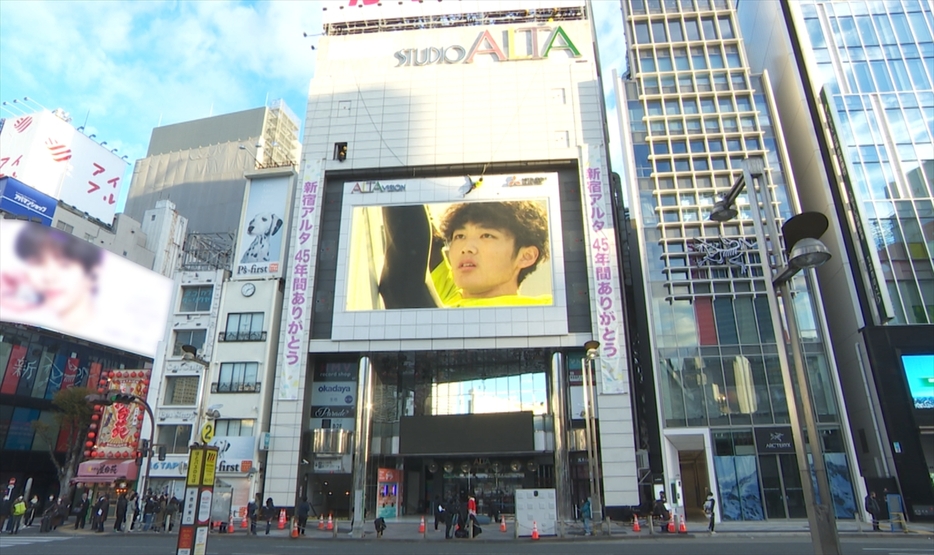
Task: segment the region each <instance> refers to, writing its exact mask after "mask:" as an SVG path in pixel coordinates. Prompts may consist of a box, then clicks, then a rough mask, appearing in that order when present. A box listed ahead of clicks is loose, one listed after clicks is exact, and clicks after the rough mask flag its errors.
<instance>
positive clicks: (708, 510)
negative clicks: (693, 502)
mask: <svg viewBox="0 0 934 555" xmlns="http://www.w3.org/2000/svg"><path fill="white" fill-rule="evenodd" d="M716 509H717V500H716V499H714V496H713V492H712V491H708V492H707V500H706V501H704V514H705V515H707V518H708V519H710V522H709V523H708V524H707V531H708V532H710V533H711V534H716V533H717V532H716V531H715V530H714V524H715V521H716V519H717V517H716Z"/></svg>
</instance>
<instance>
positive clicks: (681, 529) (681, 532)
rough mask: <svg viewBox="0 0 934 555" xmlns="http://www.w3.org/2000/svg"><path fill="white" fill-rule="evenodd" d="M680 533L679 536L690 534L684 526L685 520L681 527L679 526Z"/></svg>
mask: <svg viewBox="0 0 934 555" xmlns="http://www.w3.org/2000/svg"><path fill="white" fill-rule="evenodd" d="M678 533H679V534H687V533H688V527H687V526H686V525H685V524H684V519H683V518H682V519H681V525H680V526H678Z"/></svg>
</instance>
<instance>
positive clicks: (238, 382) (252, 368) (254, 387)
mask: <svg viewBox="0 0 934 555" xmlns="http://www.w3.org/2000/svg"><path fill="white" fill-rule="evenodd" d="M258 369H259V364H258V363H256V362H225V363H223V364H221V372H220V376H219V377H218V379H217V386H216V387H215V388H214V389H216V391H217V393H241V392H248V393H254V392H258V391H259V388H260V384H259V382H258V381H257V376H256V374H257V370H258Z"/></svg>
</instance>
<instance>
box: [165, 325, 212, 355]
mask: <svg viewBox="0 0 934 555" xmlns="http://www.w3.org/2000/svg"><path fill="white" fill-rule="evenodd" d="M206 337H207V330H176V331H175V345H174V346H173V347H172V354H173V355H174V356H177V357H180V356H182V354H183V353H184V352H183V351H182V345H191V346H192V347H194V348H195V349H198V351H201V350H202V349H203V348H204V340H205V338H206Z"/></svg>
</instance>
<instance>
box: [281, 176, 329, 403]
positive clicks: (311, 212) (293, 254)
mask: <svg viewBox="0 0 934 555" xmlns="http://www.w3.org/2000/svg"><path fill="white" fill-rule="evenodd" d="M323 195H324V183H323V182H322V180H321V160H310V161H306V162H305V165H304V167H303V168H302V174H301V176H300V179H299V181H298V187H297V191H296V192H295V199H294V202H295V205H294V208H293V210H292V235H291V243H290V245H289V257H290V258H289V261H288V263H287V264H286V268H287V270H286V271H287V274H286V297H285V306H284V307H283V311H282V313H283V316H282V320H283V326H282V328H283V329H282V336H283V340H284V345H283V346H282V349H281V353H282V354H281V355H280V359H279V366H280V370H279V399H280V400H283V401H296V400H298V398H299V393H300V392H301V390H302V384H303V378H304V375H305V366H306V364H307V360H308V333H309V331H310V330H309V329H307V328H308V326H309V325H310V322H311V314H310V311H311V295H312V292H313V288H312V282H313V280H314V272H313V269H314V263H315V247H314V245H316V244H317V235H318V230H317V229H316V226H317V222H318V220H319V217H320V212H321V210H320V206H321V197H322V196H323Z"/></svg>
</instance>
